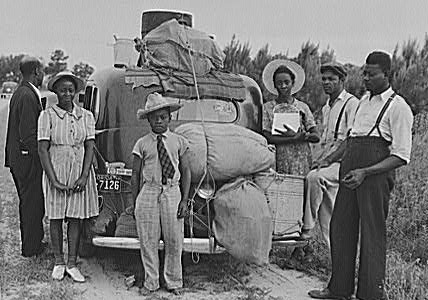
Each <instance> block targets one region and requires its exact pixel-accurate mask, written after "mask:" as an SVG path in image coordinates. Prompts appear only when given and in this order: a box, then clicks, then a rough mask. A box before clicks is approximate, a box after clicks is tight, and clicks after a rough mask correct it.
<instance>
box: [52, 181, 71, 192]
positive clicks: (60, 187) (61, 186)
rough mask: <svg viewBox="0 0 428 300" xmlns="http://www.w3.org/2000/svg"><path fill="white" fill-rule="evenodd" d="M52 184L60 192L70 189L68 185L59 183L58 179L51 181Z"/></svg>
mask: <svg viewBox="0 0 428 300" xmlns="http://www.w3.org/2000/svg"><path fill="white" fill-rule="evenodd" d="M52 185H53V187H54V188H56V189H57V190H59V191H60V192H69V191H70V187H68V186H66V185H65V184H62V183H60V182H59V181H54V182H52Z"/></svg>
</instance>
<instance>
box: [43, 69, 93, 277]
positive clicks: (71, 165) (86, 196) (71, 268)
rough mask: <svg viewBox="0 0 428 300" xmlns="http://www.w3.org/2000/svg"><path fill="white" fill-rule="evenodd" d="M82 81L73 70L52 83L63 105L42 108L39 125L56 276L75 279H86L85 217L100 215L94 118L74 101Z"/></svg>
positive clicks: (44, 189) (53, 272) (50, 83)
mask: <svg viewBox="0 0 428 300" xmlns="http://www.w3.org/2000/svg"><path fill="white" fill-rule="evenodd" d="M83 85H84V84H83V81H82V80H81V79H80V78H78V77H76V76H74V75H73V74H72V73H71V72H68V71H65V72H60V73H58V74H57V75H56V76H54V77H53V78H52V79H51V80H50V81H49V83H48V88H49V90H50V91H53V92H54V93H55V94H56V95H57V97H58V104H55V105H52V106H50V107H48V108H46V110H44V111H42V113H41V114H40V117H39V123H38V141H39V155H40V160H41V163H42V166H43V170H44V174H43V192H44V195H45V209H46V215H47V217H48V218H49V220H50V236H51V242H52V248H53V252H54V256H55V266H54V269H53V271H52V278H53V279H56V280H62V279H63V278H64V275H65V273H67V274H68V275H69V276H71V277H72V279H73V280H74V281H77V282H84V281H85V278H84V276H83V275H82V274H81V273H80V271H79V269H78V268H77V265H76V259H77V252H78V246H79V239H80V231H81V230H80V226H81V221H82V220H83V219H86V218H90V217H94V216H97V215H98V211H99V209H98V197H97V189H96V181H95V173H94V169H93V167H92V164H91V162H92V157H93V153H94V139H95V121H94V117H93V115H92V113H91V112H89V111H87V110H85V109H83V108H81V107H79V106H78V105H76V104H75V103H74V102H73V99H74V96H75V95H76V93H78V92H79V91H80V90H81V89H82V88H83ZM64 220H65V221H66V222H67V223H68V226H67V241H68V261H67V265H66V264H65V260H64V255H63V249H62V248H63V232H62V224H63V221H64Z"/></svg>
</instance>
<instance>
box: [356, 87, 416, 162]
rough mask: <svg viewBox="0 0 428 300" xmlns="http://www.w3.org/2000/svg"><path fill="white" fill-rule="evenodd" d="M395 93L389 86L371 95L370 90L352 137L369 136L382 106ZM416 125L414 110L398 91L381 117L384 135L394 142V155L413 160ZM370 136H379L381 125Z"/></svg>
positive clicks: (365, 97)
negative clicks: (377, 93) (414, 125)
mask: <svg viewBox="0 0 428 300" xmlns="http://www.w3.org/2000/svg"><path fill="white" fill-rule="evenodd" d="M393 93H394V91H393V90H392V89H391V88H389V89H387V90H386V91H385V92H383V93H382V94H380V95H374V96H373V97H371V99H370V93H367V94H365V95H364V96H363V98H361V100H360V105H359V107H358V108H357V113H356V115H355V119H354V122H353V126H352V130H351V133H350V136H351V137H352V136H354V137H355V136H366V135H367V134H368V133H369V132H370V130H371V129H372V128H373V127H374V126H375V124H376V119H377V117H378V115H379V113H380V111H381V110H382V107H383V106H384V105H385V103H386V102H387V101H388V99H389V98H390V97H391V95H392V94H393ZM412 125H413V114H412V111H411V109H410V106H409V105H408V104H407V103H406V101H405V100H404V99H403V97H401V96H399V95H396V96H395V98H394V100H392V102H391V104H390V105H389V107H388V108H387V110H386V111H385V114H384V116H383V118H382V120H381V121H380V124H379V130H380V133H381V135H382V137H383V138H384V139H385V140H387V141H389V142H391V146H390V150H391V155H396V156H398V157H399V158H401V159H403V160H404V161H406V163H408V162H409V161H410V152H411V149H412ZM370 136H379V132H378V131H377V129H375V130H373V132H372V133H371V134H370Z"/></svg>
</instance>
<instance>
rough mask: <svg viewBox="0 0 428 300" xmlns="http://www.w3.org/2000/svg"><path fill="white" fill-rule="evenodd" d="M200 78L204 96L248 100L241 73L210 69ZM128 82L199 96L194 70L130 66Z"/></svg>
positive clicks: (178, 94) (184, 96) (178, 95)
mask: <svg viewBox="0 0 428 300" xmlns="http://www.w3.org/2000/svg"><path fill="white" fill-rule="evenodd" d="M196 80H197V83H198V91H199V96H200V98H201V99H205V98H217V99H229V100H236V101H244V100H245V86H244V80H243V79H242V77H241V76H240V75H237V74H232V73H226V72H220V71H211V72H210V73H207V74H204V75H198V76H196ZM125 83H126V84H132V87H133V88H134V89H135V88H138V87H140V86H143V87H145V88H148V87H153V86H160V87H162V89H163V91H164V95H165V96H174V97H176V98H182V99H197V94H196V88H195V83H194V79H193V74H192V73H188V72H182V71H174V70H172V69H159V68H158V69H156V68H147V67H143V68H141V69H128V70H126V73H125Z"/></svg>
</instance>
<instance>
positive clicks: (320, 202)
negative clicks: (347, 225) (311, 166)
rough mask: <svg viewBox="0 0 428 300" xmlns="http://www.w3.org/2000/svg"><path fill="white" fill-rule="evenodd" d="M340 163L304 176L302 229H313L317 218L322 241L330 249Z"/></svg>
mask: <svg viewBox="0 0 428 300" xmlns="http://www.w3.org/2000/svg"><path fill="white" fill-rule="evenodd" d="M339 168H340V163H338V162H336V163H332V164H331V165H329V166H328V167H325V168H321V169H319V170H317V169H315V170H312V171H310V172H309V173H308V175H307V176H306V181H305V185H306V201H305V207H304V215H303V229H307V230H310V229H313V228H314V227H315V222H316V220H317V218H318V217H319V222H320V227H321V232H322V236H323V238H324V241H325V242H326V243H327V245H328V247H330V220H331V216H332V214H333V208H334V202H335V199H336V195H337V191H338V189H339Z"/></svg>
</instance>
